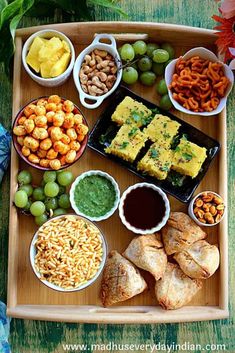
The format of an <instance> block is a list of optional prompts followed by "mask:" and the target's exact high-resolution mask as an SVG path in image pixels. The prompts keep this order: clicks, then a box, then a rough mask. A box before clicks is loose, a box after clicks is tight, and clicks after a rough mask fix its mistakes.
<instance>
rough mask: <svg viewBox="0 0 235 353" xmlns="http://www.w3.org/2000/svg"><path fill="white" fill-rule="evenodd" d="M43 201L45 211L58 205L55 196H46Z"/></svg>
mask: <svg viewBox="0 0 235 353" xmlns="http://www.w3.org/2000/svg"><path fill="white" fill-rule="evenodd" d="M44 203H45V206H46V210H47V211H50V210H55V209H56V208H57V207H58V200H57V198H56V197H48V198H46V200H45V202H44Z"/></svg>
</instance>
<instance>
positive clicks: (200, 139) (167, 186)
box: [88, 86, 220, 202]
mask: <svg viewBox="0 0 235 353" xmlns="http://www.w3.org/2000/svg"><path fill="white" fill-rule="evenodd" d="M127 95H128V96H130V97H132V98H133V99H135V100H137V101H139V102H142V103H143V104H145V105H146V106H147V107H148V108H149V109H155V108H157V109H158V110H159V112H160V114H163V115H166V116H169V117H170V118H171V119H173V120H176V121H178V122H179V123H180V124H181V127H180V130H179V133H180V135H182V134H186V135H187V137H188V140H189V141H191V142H194V143H196V144H198V145H199V146H201V147H205V148H206V149H207V158H206V160H205V162H204V163H203V165H202V168H201V170H200V172H199V174H198V175H197V177H196V178H194V179H192V178H191V177H188V176H187V177H182V176H181V182H182V185H181V186H177V185H173V184H172V178H174V179H175V178H176V177H177V175H178V176H179V174H178V173H175V172H169V174H168V177H167V179H165V180H157V179H156V178H153V177H151V176H149V175H147V174H144V173H141V172H139V171H138V170H137V167H136V166H137V162H138V161H139V160H140V158H141V157H142V156H143V155H144V154H145V153H146V151H147V149H148V148H149V146H150V143H149V144H148V143H146V147H144V148H143V149H142V150H141V152H140V154H139V155H138V157H137V160H136V161H135V162H134V163H129V162H126V161H124V160H122V159H121V158H118V157H116V156H113V155H111V154H108V153H106V152H105V151H104V149H105V148H106V147H107V146H108V145H109V143H110V142H111V140H112V139H113V138H114V136H115V135H116V133H117V131H118V129H119V127H118V125H117V124H115V123H114V122H112V121H111V115H112V114H113V112H114V111H115V109H116V107H117V105H118V104H119V103H120V102H121V101H122V100H123V99H124V98H125V96H127ZM109 102H110V103H109V105H108V106H107V108H106V109H105V110H104V112H103V113H102V114H101V116H100V118H99V119H98V121H97V123H96V124H95V126H94V128H93V129H92V131H91V133H90V136H89V140H88V146H89V147H90V148H92V149H93V150H95V151H96V152H98V153H100V154H102V155H103V156H105V157H107V158H109V159H111V160H113V161H116V162H118V163H119V164H120V165H122V166H123V167H125V168H127V169H128V170H129V171H131V172H132V173H134V174H136V175H137V176H138V177H140V178H142V179H144V180H145V181H147V182H149V183H152V184H155V185H157V186H159V187H160V188H161V189H162V190H164V191H165V192H166V193H168V194H170V195H172V196H174V197H176V198H177V199H178V200H180V201H182V202H189V200H190V199H191V197H192V195H193V193H194V191H195V189H196V188H197V187H198V185H199V184H200V182H201V180H202V178H203V177H204V176H205V174H206V172H207V170H208V168H209V166H210V164H211V162H212V160H213V158H214V157H215V156H216V154H217V153H218V152H219V149H220V144H219V142H218V141H216V140H214V139H213V138H211V137H209V136H207V135H206V134H204V133H203V132H202V131H200V130H198V129H196V128H195V127H193V126H192V125H190V124H188V123H186V122H185V121H183V120H181V119H179V118H177V117H176V116H174V115H173V114H171V113H169V112H166V111H165V110H162V109H160V108H159V107H157V106H156V105H155V104H153V103H151V102H149V101H147V100H146V99H144V98H142V97H140V96H138V95H137V94H135V93H134V92H132V91H130V90H129V89H128V88H126V87H124V86H120V87H119V89H118V90H117V91H115V93H114V94H113V95H112V96H110V97H109ZM103 135H106V137H107V140H106V141H105V140H104V141H102V142H101V141H100V137H101V136H103Z"/></svg>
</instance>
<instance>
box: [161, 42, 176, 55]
mask: <svg viewBox="0 0 235 353" xmlns="http://www.w3.org/2000/svg"><path fill="white" fill-rule="evenodd" d="M161 48H162V49H164V50H166V51H167V52H168V54H169V59H173V58H174V56H175V50H174V48H173V47H172V45H170V44H169V43H163V44H162V45H161Z"/></svg>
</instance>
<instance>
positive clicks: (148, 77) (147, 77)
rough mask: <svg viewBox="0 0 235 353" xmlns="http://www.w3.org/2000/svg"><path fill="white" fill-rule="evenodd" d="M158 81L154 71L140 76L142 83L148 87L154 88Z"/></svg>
mask: <svg viewBox="0 0 235 353" xmlns="http://www.w3.org/2000/svg"><path fill="white" fill-rule="evenodd" d="M155 80H156V75H155V73H154V72H152V71H145V72H142V74H141V75H140V82H141V83H143V85H146V86H152V85H153V84H154V82H155Z"/></svg>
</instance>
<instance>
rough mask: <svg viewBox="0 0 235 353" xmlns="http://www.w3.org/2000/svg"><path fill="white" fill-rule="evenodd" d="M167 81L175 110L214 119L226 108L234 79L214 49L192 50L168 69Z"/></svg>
mask: <svg viewBox="0 0 235 353" xmlns="http://www.w3.org/2000/svg"><path fill="white" fill-rule="evenodd" d="M165 81H166V84H167V87H168V94H169V97H170V100H171V102H172V104H173V105H174V107H175V108H176V109H178V110H179V111H181V112H183V113H186V114H190V115H201V116H210V115H216V114H218V113H220V112H221V111H222V110H223V109H224V107H225V106H226V102H227V97H228V95H229V93H230V91H231V89H232V86H233V82H234V76H233V72H232V70H231V69H230V68H229V67H228V65H226V64H224V63H223V62H221V61H219V59H218V58H217V56H216V55H215V54H214V53H213V52H211V51H210V50H208V49H206V48H203V47H197V48H194V49H191V50H189V51H188V52H187V53H186V54H184V55H183V56H181V57H179V58H178V59H175V60H172V61H171V62H170V63H169V64H168V65H167V67H166V71H165Z"/></svg>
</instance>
